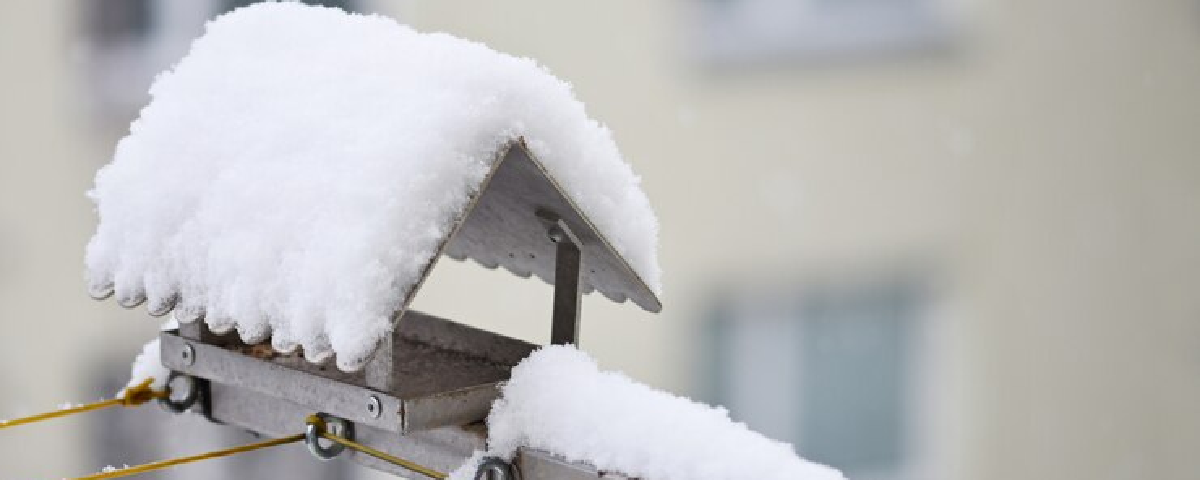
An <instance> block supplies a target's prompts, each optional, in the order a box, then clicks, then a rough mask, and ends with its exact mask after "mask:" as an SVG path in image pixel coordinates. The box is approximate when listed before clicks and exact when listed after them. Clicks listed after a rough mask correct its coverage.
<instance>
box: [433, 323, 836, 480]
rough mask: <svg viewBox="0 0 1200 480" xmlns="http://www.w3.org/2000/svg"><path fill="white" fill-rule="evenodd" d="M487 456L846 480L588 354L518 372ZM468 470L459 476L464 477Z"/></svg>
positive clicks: (671, 475)
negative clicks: (525, 452) (550, 456)
mask: <svg viewBox="0 0 1200 480" xmlns="http://www.w3.org/2000/svg"><path fill="white" fill-rule="evenodd" d="M488 429H489V435H490V437H489V439H488V448H489V449H490V450H491V452H489V453H490V454H493V455H497V456H501V457H505V458H509V457H511V455H512V454H513V453H514V452H515V451H516V449H517V448H518V447H522V446H528V447H532V448H537V449H542V450H546V451H549V452H551V453H555V454H558V455H560V456H562V457H564V458H566V459H568V460H572V461H583V462H587V463H589V464H591V465H593V466H595V467H597V468H599V469H601V470H606V471H614V472H618V473H621V474H624V475H627V476H633V477H639V478H647V479H654V480H735V479H737V480H744V479H755V480H774V479H778V480H784V479H787V480H839V479H842V478H844V477H843V476H842V474H841V473H839V472H838V471H837V470H834V469H832V468H829V467H826V466H824V465H819V464H816V463H812V462H808V461H806V460H804V459H802V458H800V457H799V456H797V455H796V453H795V452H794V451H793V449H792V447H791V446H790V445H788V444H785V443H781V442H776V441H774V440H770V439H768V438H766V437H763V436H762V435H760V434H758V433H755V432H753V431H751V430H750V429H748V428H747V427H746V426H745V425H744V424H741V423H736V422H734V421H732V420H730V418H729V415H728V412H727V411H726V410H724V409H720V408H713V407H710V406H707V405H704V404H700V403H697V402H694V401H692V400H689V399H687V398H683V397H678V396H675V395H672V394H669V393H666V392H662V391H658V390H654V389H652V388H650V387H647V386H645V385H642V384H639V383H637V382H634V381H632V380H630V379H629V378H628V377H626V376H625V375H623V374H621V373H617V372H604V371H600V370H599V368H598V367H597V365H596V363H595V361H593V360H592V359H591V358H590V357H588V356H587V355H586V354H584V353H582V352H580V351H578V350H576V349H574V348H573V347H567V346H547V347H543V348H542V349H540V350H538V351H537V352H535V353H534V354H533V355H531V356H530V357H529V358H527V359H525V360H524V361H522V362H521V364H520V365H518V366H517V367H516V368H514V369H513V374H512V380H510V381H509V382H508V383H507V384H506V385H505V387H504V389H503V396H502V398H501V399H500V400H497V402H496V404H495V405H494V406H493V408H492V411H491V414H490V415H489V417H488ZM467 470H470V469H469V468H468V469H462V470H460V471H459V472H456V474H458V475H460V477H459V478H469V477H462V476H461V475H462V474H464V473H467Z"/></svg>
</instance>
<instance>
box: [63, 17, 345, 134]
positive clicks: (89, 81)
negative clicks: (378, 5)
mask: <svg viewBox="0 0 1200 480" xmlns="http://www.w3.org/2000/svg"><path fill="white" fill-rule="evenodd" d="M258 1H259V0H187V1H178V0H78V2H79V6H80V14H81V17H82V18H81V21H80V31H81V32H82V35H83V37H84V38H83V40H84V42H83V48H82V50H83V52H82V53H83V59H82V60H83V61H82V70H83V77H84V78H83V84H84V85H83V86H84V87H85V88H86V89H87V94H86V97H87V98H88V99H89V100H91V104H92V110H93V111H94V112H95V113H96V115H97V116H98V117H99V118H100V120H102V121H104V122H107V123H110V124H112V125H120V126H122V127H123V126H124V125H126V124H127V123H128V122H129V121H130V120H132V119H133V117H134V116H135V115H136V114H137V112H138V110H140V109H141V108H142V106H143V105H145V104H146V102H148V101H149V100H150V96H149V90H150V84H151V82H153V80H154V77H155V75H157V74H158V73H159V72H161V71H163V70H166V69H167V68H168V67H170V66H171V65H172V64H173V63H175V62H176V61H178V60H179V59H180V58H182V57H183V55H184V54H186V53H187V50H188V46H189V45H191V43H192V40H194V39H195V38H196V37H198V36H200V34H201V33H203V32H204V23H205V22H206V21H208V20H209V19H211V18H213V17H215V16H217V15H219V14H221V13H224V12H227V11H229V10H232V9H234V8H237V7H243V6H246V5H249V4H252V3H258ZM305 3H311V4H315V5H324V6H328V7H338V8H341V9H343V10H347V11H360V9H359V8H358V7H359V1H355V0H312V1H309V2H305Z"/></svg>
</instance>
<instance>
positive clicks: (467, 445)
mask: <svg viewBox="0 0 1200 480" xmlns="http://www.w3.org/2000/svg"><path fill="white" fill-rule="evenodd" d="M210 394H211V402H212V411H211V417H210V418H211V419H212V420H215V421H218V422H221V423H224V424H227V425H231V426H236V427H240V428H244V429H247V430H250V431H252V432H255V433H258V434H260V435H265V436H271V437H281V436H285V435H293V434H296V433H301V432H303V431H304V426H305V425H304V419H305V417H307V416H308V415H309V414H312V413H314V411H313V410H312V409H311V408H310V407H308V406H306V405H302V404H299V403H296V402H293V401H291V399H286V398H281V397H277V396H275V395H272V394H268V393H262V392H256V391H254V390H251V389H248V388H244V387H237V386H233V385H228V384H224V383H219V382H211V386H210ZM354 441H356V442H358V443H361V444H363V445H367V446H370V447H372V448H375V449H377V450H381V451H384V452H387V453H388V454H390V455H394V456H397V457H400V458H403V459H406V460H409V461H412V462H415V463H417V464H420V465H423V466H426V467H429V468H432V469H434V470H438V471H441V472H447V473H448V472H451V471H453V470H454V469H456V468H458V467H459V465H461V464H462V463H463V462H465V461H466V460H467V458H469V457H470V456H471V455H472V454H473V453H474V452H475V451H481V450H486V447H487V445H486V443H487V427H486V426H485V425H484V424H483V423H472V424H469V425H465V426H455V427H442V428H437V429H432V430H426V431H421V432H413V433H408V434H399V433H396V432H392V431H388V430H383V429H379V428H374V427H371V426H369V425H365V424H362V423H356V424H355V425H354ZM342 455H343V456H345V457H346V458H348V459H349V460H351V461H354V462H356V463H359V464H361V465H363V466H366V467H368V468H372V469H375V470H379V471H383V472H387V473H390V474H393V475H399V476H403V477H405V478H412V479H421V480H431V479H429V477H426V476H424V475H421V474H419V473H416V472H412V471H410V470H408V469H406V468H404V467H401V466H399V465H393V464H391V463H388V462H385V461H383V460H379V459H377V458H375V457H372V456H370V455H366V454H362V453H358V452H353V451H349V450H347V451H346V453H343V454H342ZM314 461H315V460H314ZM513 464H514V466H515V467H516V468H517V470H518V472H520V478H521V480H596V479H601V478H603V479H626V478H627V477H624V476H620V475H615V474H613V473H609V472H600V471H597V470H596V469H595V468H592V467H591V466H588V465H585V464H582V463H575V462H568V461H566V460H563V459H561V458H559V457H556V456H554V455H552V454H550V453H548V452H545V451H542V450H535V449H529V448H521V449H519V450H518V452H517V455H516V458H514V460H513Z"/></svg>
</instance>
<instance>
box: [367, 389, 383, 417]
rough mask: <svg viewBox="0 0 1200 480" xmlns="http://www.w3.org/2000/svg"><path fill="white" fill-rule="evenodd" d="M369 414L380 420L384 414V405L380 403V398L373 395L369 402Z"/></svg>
mask: <svg viewBox="0 0 1200 480" xmlns="http://www.w3.org/2000/svg"><path fill="white" fill-rule="evenodd" d="M367 413H369V414H371V417H374V418H379V416H380V415H382V414H383V405H382V404H380V403H379V397H376V396H374V395H371V398H370V399H368V400H367Z"/></svg>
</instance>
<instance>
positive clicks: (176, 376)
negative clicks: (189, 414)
mask: <svg viewBox="0 0 1200 480" xmlns="http://www.w3.org/2000/svg"><path fill="white" fill-rule="evenodd" d="M176 380H181V381H182V383H183V387H184V388H178V387H177V386H176V384H177V383H179V382H176ZM167 389H168V390H167V395H166V396H164V397H159V398H158V404H159V405H161V406H162V407H163V408H164V409H166V410H167V411H168V412H171V413H183V412H185V411H187V410H188V409H190V408H192V406H193V405H195V404H196V400H199V399H200V385H199V384H198V382H196V378H195V377H192V376H190V375H185V374H182V373H179V372H171V375H170V376H169V377H167ZM180 391H182V392H183V398H181V399H179V400H176V399H175V398H174V397H175V394H176V393H178V392H180Z"/></svg>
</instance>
